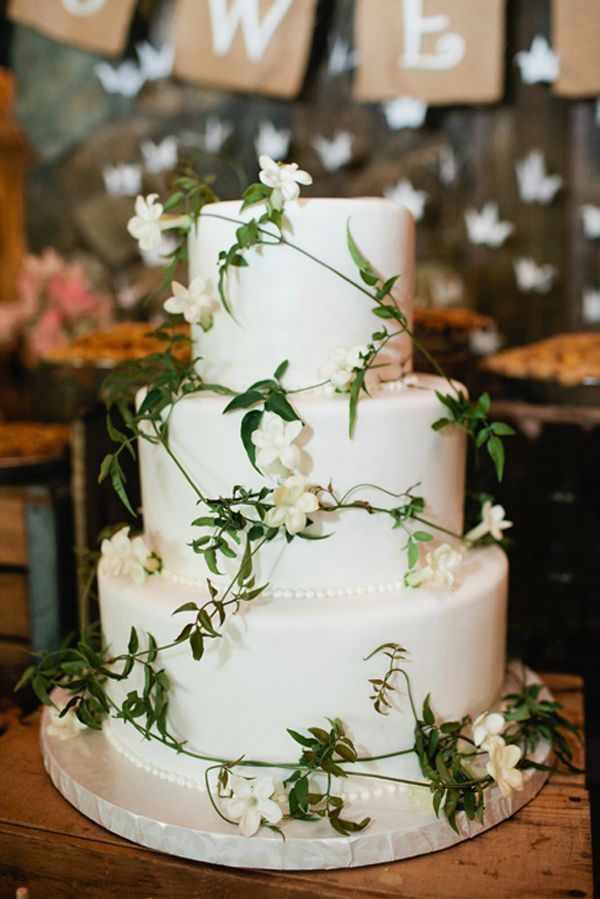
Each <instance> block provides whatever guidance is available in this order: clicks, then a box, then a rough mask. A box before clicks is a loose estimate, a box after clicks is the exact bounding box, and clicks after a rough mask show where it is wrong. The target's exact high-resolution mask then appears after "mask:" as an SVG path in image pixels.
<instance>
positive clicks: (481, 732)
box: [473, 712, 506, 752]
mask: <svg viewBox="0 0 600 899" xmlns="http://www.w3.org/2000/svg"><path fill="white" fill-rule="evenodd" d="M505 727H506V719H505V717H504V715H501V714H500V712H482V713H481V715H479V716H478V717H477V718H476V719H475V721H474V722H473V742H474V743H475V745H476V746H481V748H482V749H485V750H487V751H488V752H489V751H490V748H491V745H492V743H494V741H496V740H502V737H501V736H500V735H501V733H502V731H503V730H504V728H505ZM502 742H504V740H502Z"/></svg>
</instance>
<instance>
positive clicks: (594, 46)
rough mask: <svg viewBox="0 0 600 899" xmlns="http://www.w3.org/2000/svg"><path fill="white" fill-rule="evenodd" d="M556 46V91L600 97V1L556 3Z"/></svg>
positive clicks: (565, 1) (554, 26) (554, 38)
mask: <svg viewBox="0 0 600 899" xmlns="http://www.w3.org/2000/svg"><path fill="white" fill-rule="evenodd" d="M552 43H553V48H552V49H553V50H554V52H555V53H557V54H558V66H559V73H558V79H557V81H556V82H555V84H554V89H555V90H556V92H557V93H558V94H563V96H565V97H593V96H597V95H598V94H600V0H554V3H553V6H552Z"/></svg>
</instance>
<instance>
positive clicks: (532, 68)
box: [515, 34, 558, 84]
mask: <svg viewBox="0 0 600 899" xmlns="http://www.w3.org/2000/svg"><path fill="white" fill-rule="evenodd" d="M515 62H516V63H517V65H518V66H519V68H520V70H521V81H523V82H524V83H525V84H536V83H537V82H540V81H544V82H547V83H548V84H551V83H552V82H553V81H556V79H557V78H558V56H557V55H556V53H555V52H554V51H553V50H552V49H551V48H550V45H549V44H548V41H547V40H546V38H545V37H542V36H541V35H539V34H538V35H537V36H536V37H534V39H533V41H532V42H531V47H530V48H529V50H521V51H520V53H517V54H516V55H515Z"/></svg>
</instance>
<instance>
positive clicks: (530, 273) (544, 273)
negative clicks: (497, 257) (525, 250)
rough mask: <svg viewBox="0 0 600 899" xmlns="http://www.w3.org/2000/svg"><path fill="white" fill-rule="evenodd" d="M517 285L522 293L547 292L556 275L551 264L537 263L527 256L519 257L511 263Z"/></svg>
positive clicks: (550, 288)
mask: <svg viewBox="0 0 600 899" xmlns="http://www.w3.org/2000/svg"><path fill="white" fill-rule="evenodd" d="M513 268H514V271H515V278H516V279H517V287H518V288H519V290H520V291H522V293H549V292H550V291H551V290H552V284H553V282H554V278H555V276H556V268H555V267H554V266H553V265H538V264H537V262H535V261H534V260H533V259H530V258H529V257H520V258H519V259H515V261H514V263H513Z"/></svg>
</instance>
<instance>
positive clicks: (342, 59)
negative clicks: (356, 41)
mask: <svg viewBox="0 0 600 899" xmlns="http://www.w3.org/2000/svg"><path fill="white" fill-rule="evenodd" d="M357 63H358V53H357V51H356V50H352V49H351V47H350V43H349V41H347V40H346V39H345V38H343V37H340V36H339V35H338V36H337V37H336V39H335V41H334V42H333V46H332V48H331V53H330V54H329V62H328V65H327V68H328V69H329V71H330V72H331V74H332V75H343V73H344V72H351V71H352V70H353V69H355V68H356V66H357Z"/></svg>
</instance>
